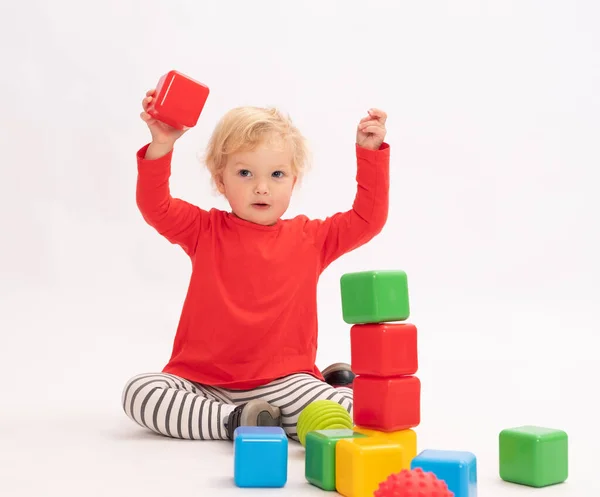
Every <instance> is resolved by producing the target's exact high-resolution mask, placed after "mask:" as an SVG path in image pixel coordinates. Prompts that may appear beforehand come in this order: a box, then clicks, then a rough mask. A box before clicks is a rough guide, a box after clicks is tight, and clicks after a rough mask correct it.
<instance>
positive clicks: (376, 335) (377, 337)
mask: <svg viewBox="0 0 600 497" xmlns="http://www.w3.org/2000/svg"><path fill="white" fill-rule="evenodd" d="M350 344H351V346H350V352H351V357H352V359H351V363H352V371H353V372H354V373H355V374H357V375H372V376H398V375H413V374H415V373H416V372H417V369H418V367H419V363H418V354H417V328H416V326H415V325H413V324H408V323H377V324H355V325H354V326H352V328H351V329H350Z"/></svg>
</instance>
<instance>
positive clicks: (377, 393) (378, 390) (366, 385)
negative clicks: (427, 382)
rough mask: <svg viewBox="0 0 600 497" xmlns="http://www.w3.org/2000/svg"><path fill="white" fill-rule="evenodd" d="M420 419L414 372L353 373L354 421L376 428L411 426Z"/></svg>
mask: <svg viewBox="0 0 600 497" xmlns="http://www.w3.org/2000/svg"><path fill="white" fill-rule="evenodd" d="M420 422H421V382H420V380H419V379H418V378H417V377H416V376H395V377H388V378H381V377H378V376H357V377H356V378H355V379H354V424H355V425H357V426H362V427H364V428H371V429H373V430H379V431H385V432H390V431H397V430H406V429H408V428H414V427H415V426H418V425H419V423H420Z"/></svg>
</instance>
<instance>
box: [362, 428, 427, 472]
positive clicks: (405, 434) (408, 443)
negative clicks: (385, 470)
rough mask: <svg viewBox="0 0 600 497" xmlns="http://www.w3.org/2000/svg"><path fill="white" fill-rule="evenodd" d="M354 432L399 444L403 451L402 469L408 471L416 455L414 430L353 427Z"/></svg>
mask: <svg viewBox="0 0 600 497" xmlns="http://www.w3.org/2000/svg"><path fill="white" fill-rule="evenodd" d="M354 431H355V432H356V433H361V434H363V435H366V436H368V437H383V438H384V439H386V440H389V441H390V442H395V443H399V444H400V445H402V448H403V449H404V450H403V451H402V469H410V463H411V461H412V460H413V458H414V457H416V455H417V434H416V433H415V431H414V430H399V431H391V432H386V431H378V430H371V429H369V428H363V427H362V426H355V427H354Z"/></svg>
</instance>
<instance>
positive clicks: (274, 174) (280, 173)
mask: <svg viewBox="0 0 600 497" xmlns="http://www.w3.org/2000/svg"><path fill="white" fill-rule="evenodd" d="M273 176H274V177H275V178H283V176H284V173H283V171H275V172H274V173H273Z"/></svg>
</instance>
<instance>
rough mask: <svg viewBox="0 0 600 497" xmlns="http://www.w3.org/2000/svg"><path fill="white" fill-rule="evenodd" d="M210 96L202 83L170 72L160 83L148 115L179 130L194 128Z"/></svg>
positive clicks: (175, 72)
mask: <svg viewBox="0 0 600 497" xmlns="http://www.w3.org/2000/svg"><path fill="white" fill-rule="evenodd" d="M208 94H209V89H208V87H207V86H205V85H203V84H202V83H200V82H198V81H195V80H193V79H192V78H190V77H188V76H186V75H184V74H181V73H180V72H178V71H169V72H168V73H167V74H165V75H164V76H162V77H161V78H160V80H159V81H158V85H157V86H156V94H155V95H154V99H153V101H152V103H151V104H150V106H149V107H148V114H150V115H151V116H152V117H154V118H155V119H158V120H159V121H161V122H163V123H165V124H168V125H169V126H172V127H174V128H177V129H183V128H186V127H187V128H193V127H194V126H196V123H197V122H198V118H199V117H200V113H201V112H202V109H203V108H204V104H205V103H206V99H207V98H208Z"/></svg>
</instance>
